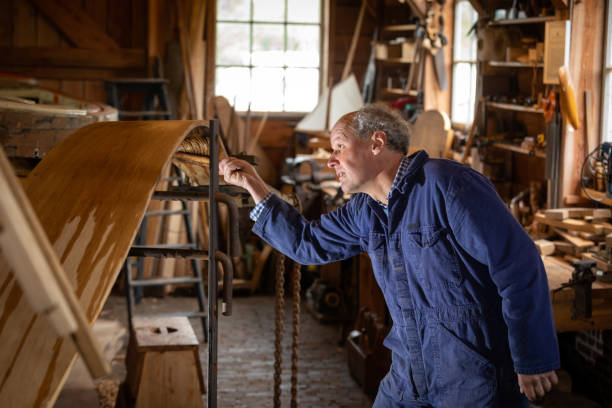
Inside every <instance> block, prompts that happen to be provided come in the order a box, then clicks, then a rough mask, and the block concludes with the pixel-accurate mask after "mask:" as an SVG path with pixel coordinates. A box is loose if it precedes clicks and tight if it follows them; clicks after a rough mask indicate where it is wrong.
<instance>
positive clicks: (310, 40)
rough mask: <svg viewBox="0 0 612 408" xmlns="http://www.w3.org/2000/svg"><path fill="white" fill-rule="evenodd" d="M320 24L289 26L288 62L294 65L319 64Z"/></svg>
mask: <svg viewBox="0 0 612 408" xmlns="http://www.w3.org/2000/svg"><path fill="white" fill-rule="evenodd" d="M319 30H320V28H319V26H299V25H288V26H287V55H286V60H285V61H286V64H287V65H288V66H294V67H296V66H297V67H318V66H319V48H320V43H319Z"/></svg>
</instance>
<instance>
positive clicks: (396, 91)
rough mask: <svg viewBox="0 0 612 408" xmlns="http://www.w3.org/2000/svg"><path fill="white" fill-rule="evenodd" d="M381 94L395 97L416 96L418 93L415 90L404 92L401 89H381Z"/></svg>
mask: <svg viewBox="0 0 612 408" xmlns="http://www.w3.org/2000/svg"><path fill="white" fill-rule="evenodd" d="M382 90H383V92H385V93H387V94H389V95H396V96H417V95H418V92H417V91H415V90H410V91H408V90H405V89H402V88H383V89H382Z"/></svg>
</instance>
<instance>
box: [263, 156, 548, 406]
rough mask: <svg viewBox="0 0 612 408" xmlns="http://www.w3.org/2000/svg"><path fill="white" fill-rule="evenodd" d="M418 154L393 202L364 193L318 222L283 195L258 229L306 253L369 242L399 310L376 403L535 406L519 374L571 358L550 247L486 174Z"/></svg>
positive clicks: (302, 258) (335, 251) (306, 259)
mask: <svg viewBox="0 0 612 408" xmlns="http://www.w3.org/2000/svg"><path fill="white" fill-rule="evenodd" d="M410 159H411V160H410V163H409V165H408V169H407V172H406V174H405V176H404V178H403V180H401V181H400V182H399V184H398V186H397V188H396V189H395V190H392V192H391V194H390V196H389V202H388V208H387V211H385V210H384V208H383V207H382V206H381V205H380V203H378V202H376V201H375V200H374V199H372V198H371V197H370V196H368V195H366V194H363V193H359V194H354V195H353V196H352V197H351V199H350V201H349V202H348V203H347V204H346V205H344V206H342V207H340V208H338V209H337V210H335V211H333V212H331V213H329V214H326V215H323V216H322V217H321V219H320V220H316V221H310V222H309V221H306V220H305V219H304V218H303V217H302V216H301V215H300V214H299V213H298V212H297V211H296V210H295V209H293V208H292V207H291V206H290V205H288V204H287V203H285V202H284V201H282V200H281V199H279V198H278V197H276V196H273V197H271V198H270V199H269V200H268V201H267V202H266V204H265V208H264V209H263V212H262V213H261V214H260V216H259V217H258V218H257V221H256V222H255V225H254V227H253V231H254V232H255V233H256V234H258V235H259V236H260V237H261V238H262V239H264V240H265V241H267V242H268V243H269V244H270V245H272V246H273V247H275V248H277V249H278V250H279V251H281V252H283V253H285V254H286V255H288V256H289V257H291V258H293V259H295V260H296V261H297V262H300V263H302V264H311V265H312V264H321V263H327V262H332V261H338V260H341V259H346V258H348V257H351V256H354V255H356V254H359V253H360V252H362V251H367V252H368V254H369V256H370V258H371V261H372V267H373V271H374V275H375V276H376V280H377V282H378V284H379V285H380V288H381V289H382V292H383V294H384V297H385V301H386V303H387V306H388V309H389V312H390V314H391V317H392V319H393V327H392V329H391V331H390V333H389V335H388V336H387V338H386V339H385V342H384V344H385V346H386V347H388V348H389V349H391V351H392V364H391V369H390V370H389V372H388V373H387V375H386V377H385V378H384V379H383V380H382V381H381V385H380V387H379V390H378V395H377V399H376V401H375V403H374V406H375V407H391V406H395V407H412V406H434V407H453V408H456V407H502V406H503V407H527V406H529V405H528V401H527V399H526V398H525V397H524V396H523V395H522V394H520V392H519V388H518V382H517V376H516V373H521V374H538V373H543V372H547V371H552V370H555V369H557V368H559V351H558V344H557V339H556V333H555V327H554V322H553V317H552V308H551V303H550V297H549V290H548V282H547V278H546V273H545V270H544V266H543V264H542V260H541V258H540V255H539V253H538V251H537V249H536V247H535V245H534V244H533V242H532V240H531V239H530V238H529V236H528V235H527V234H526V233H525V231H524V230H523V228H522V227H521V225H520V224H519V223H518V222H517V221H516V220H515V219H514V217H513V216H512V214H511V213H510V212H509V211H508V210H507V208H506V206H505V205H504V203H503V202H502V201H501V199H500V198H499V196H498V195H497V193H496V192H495V190H494V188H493V186H492V185H491V183H490V182H489V181H488V180H487V179H486V178H485V177H483V176H482V175H481V174H479V173H477V172H476V171H474V170H472V169H470V168H468V167H466V166H463V165H461V164H458V163H455V162H452V161H448V160H439V159H430V158H429V157H428V156H427V154H426V153H425V152H424V151H420V152H417V153H415V154H413V155H412V156H411V157H410Z"/></svg>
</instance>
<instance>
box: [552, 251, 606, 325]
mask: <svg viewBox="0 0 612 408" xmlns="http://www.w3.org/2000/svg"><path fill="white" fill-rule="evenodd" d="M542 261H544V266H545V267H546V274H547V276H548V286H549V288H550V291H551V293H550V298H551V301H552V306H553V314H554V318H555V327H556V328H557V331H558V332H566V331H580V330H606V329H612V283H606V282H600V281H595V282H593V292H592V299H593V316H592V317H591V319H590V320H589V321H586V320H574V319H572V305H573V303H574V289H572V288H565V289H562V290H560V291H558V292H554V293H553V291H554V290H555V289H557V288H559V287H561V285H562V284H563V283H566V282H568V281H569V280H570V279H571V277H572V272H573V270H574V268H573V267H572V266H571V265H569V264H568V263H567V262H565V261H562V260H560V259H558V258H556V257H553V256H542Z"/></svg>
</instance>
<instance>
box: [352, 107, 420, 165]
mask: <svg viewBox="0 0 612 408" xmlns="http://www.w3.org/2000/svg"><path fill="white" fill-rule="evenodd" d="M353 128H354V129H355V133H356V134H357V137H358V138H359V139H361V140H366V139H368V138H369V137H370V136H372V133H374V132H375V131H377V130H382V131H383V132H385V134H386V135H387V144H388V145H389V148H390V149H391V150H395V151H398V152H400V153H402V154H406V153H407V152H408V144H409V143H410V127H409V125H408V123H407V122H406V121H405V120H404V119H403V118H402V117H401V115H400V114H399V112H397V111H395V110H392V109H391V108H389V107H388V106H387V105H385V104H383V103H373V104H368V105H365V106H364V107H362V108H361V109H359V110H358V111H357V112H356V114H355V116H354V118H353Z"/></svg>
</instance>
